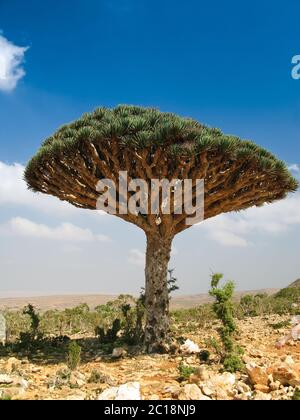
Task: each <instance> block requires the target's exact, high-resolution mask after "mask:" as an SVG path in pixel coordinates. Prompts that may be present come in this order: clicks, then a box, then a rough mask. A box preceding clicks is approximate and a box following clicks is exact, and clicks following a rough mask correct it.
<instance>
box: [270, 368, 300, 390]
mask: <svg viewBox="0 0 300 420" xmlns="http://www.w3.org/2000/svg"><path fill="white" fill-rule="evenodd" d="M270 370H271V373H272V376H273V378H274V381H275V382H276V381H278V382H280V383H281V385H284V386H292V387H296V386H299V385H300V363H294V364H287V363H282V364H276V365H274V366H273V367H272V368H270Z"/></svg>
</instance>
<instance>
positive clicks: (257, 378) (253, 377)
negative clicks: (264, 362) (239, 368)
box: [246, 363, 268, 386]
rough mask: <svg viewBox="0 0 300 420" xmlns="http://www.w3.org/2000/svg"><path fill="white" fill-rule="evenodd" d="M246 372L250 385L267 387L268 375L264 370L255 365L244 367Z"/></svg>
mask: <svg viewBox="0 0 300 420" xmlns="http://www.w3.org/2000/svg"><path fill="white" fill-rule="evenodd" d="M246 371H247V373H248V376H249V379H250V381H251V383H252V385H264V386H268V373H267V372H266V370H265V369H263V368H261V367H260V366H257V365H256V364H255V363H250V364H247V365H246Z"/></svg>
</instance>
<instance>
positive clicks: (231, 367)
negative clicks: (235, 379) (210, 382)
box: [223, 354, 244, 373]
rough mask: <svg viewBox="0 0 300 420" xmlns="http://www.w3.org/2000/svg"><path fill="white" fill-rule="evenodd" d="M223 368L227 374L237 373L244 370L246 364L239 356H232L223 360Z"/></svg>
mask: <svg viewBox="0 0 300 420" xmlns="http://www.w3.org/2000/svg"><path fill="white" fill-rule="evenodd" d="M223 367H224V371H225V372H230V373H235V372H237V371H243V370H244V363H243V361H242V360H241V358H240V356H239V355H236V354H230V355H228V356H225V358H224V360H223Z"/></svg>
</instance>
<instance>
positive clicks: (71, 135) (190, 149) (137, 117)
mask: <svg viewBox="0 0 300 420" xmlns="http://www.w3.org/2000/svg"><path fill="white" fill-rule="evenodd" d="M111 139H116V140H117V141H118V143H119V144H120V146H121V147H124V148H127V147H129V148H134V149H142V148H151V149H152V150H153V151H155V149H157V148H158V147H164V148H165V153H166V154H167V155H170V156H172V155H195V154H199V153H202V152H204V151H210V152H214V153H217V154H218V153H220V154H227V155H228V157H230V158H232V159H237V160H238V159H247V160H251V159H253V160H255V161H256V164H257V167H258V169H260V170H267V171H268V174H269V175H271V174H274V175H275V176H278V177H280V181H282V182H284V184H285V185H286V187H285V191H286V192H288V191H295V190H296V189H297V187H298V182H297V181H296V180H295V179H294V178H293V177H292V176H291V175H290V173H289V171H288V169H287V166H286V165H285V163H284V162H282V161H279V160H277V159H276V157H275V156H274V155H272V154H271V153H270V152H268V151H267V150H265V149H263V148H261V147H259V146H257V145H256V144H254V143H252V142H250V141H242V140H241V139H239V138H238V137H234V136H230V135H224V134H223V133H222V132H221V131H220V130H218V129H215V128H209V127H206V126H204V125H202V124H200V123H199V122H197V121H195V120H193V119H191V118H182V117H179V116H177V115H175V114H171V113H164V112H160V111H159V110H157V109H152V108H142V107H136V106H127V105H121V106H118V107H116V108H115V109H107V108H99V109H96V110H95V111H94V112H92V113H87V114H84V115H83V116H82V117H81V118H80V119H79V120H77V121H75V122H72V123H70V124H67V125H65V126H63V127H61V128H60V129H59V130H58V131H57V132H56V133H55V134H54V135H53V136H51V137H49V138H48V139H46V140H45V141H44V142H43V145H42V147H41V148H40V150H39V151H38V153H37V154H36V156H35V157H34V158H33V159H32V160H31V161H30V162H29V164H28V166H27V169H26V172H25V179H26V180H27V182H28V184H29V187H31V188H33V189H34V187H32V185H31V181H32V180H33V179H34V178H35V169H36V168H38V167H40V166H41V167H42V164H43V162H45V160H48V159H49V158H50V159H51V158H55V157H58V156H59V155H60V154H61V153H64V155H65V156H66V155H70V156H72V155H73V154H74V153H76V151H77V150H80V148H81V145H82V144H83V143H84V142H86V141H89V142H92V143H94V144H99V145H100V144H101V143H107V142H108V141H110V140H111Z"/></svg>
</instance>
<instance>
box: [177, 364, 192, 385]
mask: <svg viewBox="0 0 300 420" xmlns="http://www.w3.org/2000/svg"><path fill="white" fill-rule="evenodd" d="M195 371H196V368H194V367H192V366H187V365H185V364H183V363H180V365H179V367H178V372H179V380H180V381H187V380H188V379H189V377H190V376H191V375H192V374H193V373H195Z"/></svg>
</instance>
